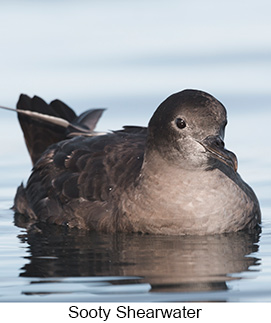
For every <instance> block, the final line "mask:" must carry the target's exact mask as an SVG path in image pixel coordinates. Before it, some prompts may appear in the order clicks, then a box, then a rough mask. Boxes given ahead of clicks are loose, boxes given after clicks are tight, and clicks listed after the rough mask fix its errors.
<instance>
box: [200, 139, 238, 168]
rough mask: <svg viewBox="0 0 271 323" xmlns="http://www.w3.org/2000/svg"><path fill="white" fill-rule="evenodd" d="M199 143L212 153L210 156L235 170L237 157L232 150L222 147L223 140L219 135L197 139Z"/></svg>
mask: <svg viewBox="0 0 271 323" xmlns="http://www.w3.org/2000/svg"><path fill="white" fill-rule="evenodd" d="M199 143H200V144H201V145H202V146H203V147H204V148H205V149H206V151H208V152H209V153H211V154H212V157H214V158H216V159H218V160H220V161H222V162H223V163H224V164H226V165H228V166H230V167H231V168H233V170H234V171H235V172H236V171H237V168H238V162H237V157H236V156H235V154H234V153H233V152H231V151H229V150H227V149H225V148H224V146H225V145H224V141H223V140H222V139H221V137H220V136H208V137H206V138H205V139H204V140H203V141H199Z"/></svg>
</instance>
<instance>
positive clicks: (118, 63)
mask: <svg viewBox="0 0 271 323" xmlns="http://www.w3.org/2000/svg"><path fill="white" fill-rule="evenodd" d="M270 12H271V2H270V1H269V0H258V1H254V0H247V1H246V2H244V1H241V0H227V1H215V0H204V1H202V0H167V1H159V0H156V1H155V0H137V1H124V0H114V1H108V0H99V1H98V0H89V1H87V0H77V1H69V0H65V1H64V0H62V1H61V0H54V1H33V0H32V1H31V0H21V1H15V0H8V1H3V0H2V1H0V46H1V50H0V104H1V105H5V106H10V107H15V105H16V102H17V99H18V97H19V94H20V93H25V94H28V95H30V96H33V95H38V96H41V97H42V98H43V99H45V100H46V101H47V102H48V101H51V100H53V99H56V98H58V99H61V100H63V101H64V102H66V103H67V104H68V105H70V106H71V107H72V108H74V109H75V110H76V111H77V112H82V111H83V110H85V109H89V108H92V107H106V108H108V110H107V111H106V113H105V114H104V116H103V118H102V119H101V121H100V123H99V125H98V130H108V129H118V128H120V127H121V126H122V125H124V124H135V125H147V123H148V120H149V118H150V117H151V115H152V113H153V111H154V110H155V109H156V107H157V106H158V105H159V104H160V103H161V102H162V101H163V100H164V99H165V98H166V97H167V96H169V95H170V94H172V93H174V92H177V91H180V90H182V89H184V88H196V89H201V90H204V91H207V92H210V93H211V94H213V95H214V96H215V97H217V98H218V99H219V100H220V101H222V102H223V103H224V105H225V106H226V107H227V109H228V114H229V126H228V130H227V144H228V147H229V149H232V150H235V149H236V148H238V151H237V154H238V156H240V158H244V159H246V158H247V157H248V156H250V155H251V151H248V150H247V148H246V147H245V149H244V150H242V147H243V141H249V142H250V143H252V144H255V146H257V142H255V140H256V139H255V138H254V136H252V133H251V131H252V130H253V131H257V133H258V135H259V136H260V137H261V138H266V136H267V135H269V132H268V133H266V129H268V127H269V123H270V122H269V121H270V117H269V118H268V117H267V114H268V113H269V116H270V112H269V111H270V98H271V91H270V88H271V82H270V81H271V19H270ZM11 114H12V113H11V112H7V111H1V118H0V122H1V123H0V134H1V136H2V137H5V136H7V137H9V140H8V141H6V140H5V141H4V143H3V144H2V145H4V144H7V147H6V146H5V147H2V153H1V155H2V159H3V158H4V159H6V157H7V158H10V156H8V154H9V152H10V154H12V153H14V149H16V150H17V151H21V149H24V144H23V139H22V135H21V133H20V130H19V127H18V124H17V121H16V116H15V115H12V116H11ZM248 114H249V115H250V117H249V116H248ZM245 115H246V116H247V118H248V119H247V120H248V121H244V116H245ZM266 127H267V128H266ZM249 136H250V137H249ZM269 137H270V135H269ZM238 140H239V141H240V140H242V141H240V142H239V143H238ZM257 140H258V138H257ZM255 149H256V148H255ZM24 154H25V155H27V153H26V151H25V150H24ZM247 155H248V156H247ZM27 158H28V157H27ZM6 160H7V159H6ZM246 160H247V159H246Z"/></svg>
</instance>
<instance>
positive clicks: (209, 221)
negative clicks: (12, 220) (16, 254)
mask: <svg viewBox="0 0 271 323" xmlns="http://www.w3.org/2000/svg"><path fill="white" fill-rule="evenodd" d="M16 111H17V112H18V118H19V122H20V124H21V127H22V130H23V133H24V137H25V141H26V145H27V147H28V150H29V153H30V156H31V159H32V162H33V165H34V166H33V171H32V174H31V176H30V177H29V179H28V182H27V184H26V187H24V186H23V185H21V186H20V187H19V188H18V191H17V194H16V197H15V203H14V210H15V212H16V213H19V214H22V215H24V216H25V218H27V219H28V221H29V223H36V222H40V221H41V222H46V223H54V224H58V225H65V226H68V227H76V228H80V229H87V230H97V231H105V232H142V233H153V234H168V235H185V234H190V235H204V234H218V233H226V232H232V231H239V230H243V229H249V230H250V229H253V228H254V227H256V226H257V224H258V223H260V221H261V213H260V207H259V203H258V200H257V197H256V196H255V194H254V192H253V190H252V189H251V188H250V187H249V186H248V185H247V184H246V183H245V182H244V181H243V180H242V178H241V177H240V175H239V174H238V173H237V158H236V156H235V154H234V153H232V152H230V151H229V150H226V149H225V148H224V142H223V139H224V131H225V126H226V123H227V116H226V109H225V107H224V106H223V105H222V104H221V103H220V102H219V101H218V100H216V99H215V98H214V97H213V96H211V95H210V94H208V93H205V92H203V91H198V90H184V91H181V92H179V93H175V94H173V95H171V96H169V97H168V98H167V99H166V100H165V101H164V102H162V103H161V105H160V106H159V107H158V108H157V110H156V111H155V112H154V114H153V116H152V118H151V119H150V122H149V124H148V127H147V128H145V127H136V126H124V127H123V129H122V130H118V131H112V132H110V133H95V132H94V128H95V125H96V123H97V121H98V119H99V118H100V116H101V114H102V112H103V110H102V109H97V110H89V111H87V112H85V113H83V114H82V115H80V116H76V114H75V113H74V112H73V110H72V109H70V108H69V107H68V106H66V105H65V104H64V103H63V102H61V101H59V100H55V101H53V102H51V103H50V104H49V105H48V104H46V103H45V102H44V101H43V100H42V99H40V98H39V97H36V96H35V97H34V98H32V99H31V98H29V97H28V96H26V95H21V96H20V99H19V102H18V104H17V110H16ZM31 111H32V112H31ZM33 111H34V112H33ZM44 114H45V115H44ZM46 115H47V116H46ZM48 115H49V117H48Z"/></svg>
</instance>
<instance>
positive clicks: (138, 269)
mask: <svg viewBox="0 0 271 323" xmlns="http://www.w3.org/2000/svg"><path fill="white" fill-rule="evenodd" d="M20 239H21V241H22V242H23V243H26V242H27V243H28V244H29V247H28V248H29V257H27V263H26V264H25V265H24V267H23V268H22V269H21V270H22V272H21V274H20V275H21V276H26V277H52V278H53V277H97V278H98V277H99V278H101V276H105V277H107V278H108V277H112V276H115V277H116V276H117V277H120V278H122V279H123V278H124V277H127V276H129V277H131V276H132V277H142V278H138V280H137V279H136V278H135V280H134V282H133V283H139V282H140V283H148V284H150V286H151V291H152V292H156V291H167V292H169V291H172V292H173V291H174V292H175V291H179V292H180V291H211V290H225V289H227V284H226V282H227V281H228V280H231V279H236V278H233V276H236V275H232V274H235V273H242V272H246V271H248V270H251V269H249V268H250V266H253V265H258V264H259V259H257V258H256V257H255V256H254V255H251V253H255V252H257V250H258V245H257V242H258V240H259V233H253V234H252V233H246V232H238V233H231V234H225V235H213V236H155V235H140V234H114V235H112V234H102V233H97V232H85V231H79V230H69V229H65V228H62V227H59V226H54V225H51V226H48V225H39V227H38V229H37V228H36V229H34V230H29V231H28V232H27V233H25V234H24V235H21V236H20ZM253 270H255V267H254V268H253ZM237 276H238V275H237ZM120 282H121V280H120V281H118V283H120ZM122 283H125V280H123V281H122ZM129 283H131V282H129Z"/></svg>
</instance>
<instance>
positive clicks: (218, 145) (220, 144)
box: [215, 138, 225, 148]
mask: <svg viewBox="0 0 271 323" xmlns="http://www.w3.org/2000/svg"><path fill="white" fill-rule="evenodd" d="M215 145H216V146H217V147H219V148H221V147H222V148H224V146H225V144H224V141H223V140H222V139H221V138H217V139H216V140H215Z"/></svg>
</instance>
